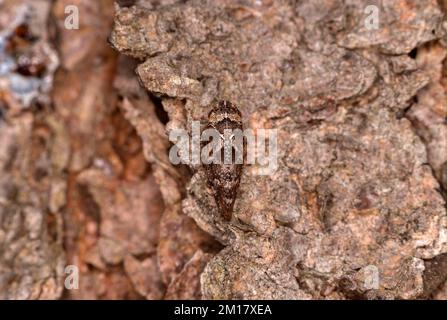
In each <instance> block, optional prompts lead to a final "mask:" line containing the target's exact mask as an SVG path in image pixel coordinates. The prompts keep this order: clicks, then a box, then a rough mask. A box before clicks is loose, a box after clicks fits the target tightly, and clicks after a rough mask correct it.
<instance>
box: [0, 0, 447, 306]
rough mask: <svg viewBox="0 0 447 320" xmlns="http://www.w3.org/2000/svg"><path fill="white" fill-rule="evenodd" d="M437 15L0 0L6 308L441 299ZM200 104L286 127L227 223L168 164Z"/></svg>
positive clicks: (441, 45) (442, 44) (444, 133)
mask: <svg viewBox="0 0 447 320" xmlns="http://www.w3.org/2000/svg"><path fill="white" fill-rule="evenodd" d="M372 4H375V5H377V6H378V7H379V21H380V24H379V28H378V29H377V30H368V29H367V28H366V27H365V18H366V17H367V14H365V7H367V6H368V5H372ZM67 5H76V6H77V7H78V8H79V13H80V29H79V30H68V29H66V28H65V27H64V21H65V18H66V13H65V8H66V6H67ZM445 12H447V3H446V2H445V1H434V0H425V1H416V0H414V1H410V0H395V1H391V0H390V1H372V2H371V1H366V0H365V1H362V0H356V1H347V0H345V1H341V0H337V1H328V0H326V1H325V0H321V1H281V0H277V1H273V0H266V1H229V0H216V1H205V0H191V1H175V0H157V1H156V0H154V1H151V0H137V1H133V0H131V1H118V3H116V4H114V2H113V1H112V0H99V1H91V0H55V1H50V0H38V1H37V0H3V1H2V0H0V299H37V298H41V299H60V298H64V299H86V298H90V299H104V298H106V299H107V298H108V299H126V298H127V299H129V298H131V299H162V298H166V299H200V298H205V299H383V298H385V299H395V298H404V299H414V298H435V299H446V298H447V284H446V278H447V216H446V206H445V197H446V190H447V122H446V117H447V91H446V88H447V81H446V79H447V78H446V77H447V72H446V71H447V62H445V61H447V60H446V56H447V29H446V26H447V23H446V22H445V21H446V20H445V17H444V15H445ZM107 39H108V41H109V43H110V44H111V45H112V47H113V48H114V49H115V50H113V49H112V48H111V47H110V46H109V44H108V43H107ZM214 100H228V101H231V102H232V103H234V104H236V105H237V106H238V108H239V109H240V111H241V112H242V115H243V122H244V128H252V129H261V128H265V129H277V130H278V157H277V159H278V168H277V170H276V171H275V172H274V173H272V174H270V175H259V167H258V166H257V165H246V166H245V168H244V170H243V176H242V179H241V184H240V188H239V191H238V195H237V198H236V202H235V206H234V211H233V218H232V220H231V221H229V222H228V221H225V220H224V219H223V218H222V217H221V216H220V215H219V214H218V211H217V207H216V204H215V200H214V197H213V195H212V192H211V190H210V189H209V188H208V186H207V182H206V181H207V178H206V174H205V171H204V170H203V168H202V167H201V166H197V165H191V166H189V167H188V166H185V165H180V166H174V165H173V164H172V163H171V162H170V160H169V157H168V154H169V150H170V147H171V145H172V143H171V142H170V141H169V140H168V135H169V133H170V132H172V130H174V129H185V130H187V131H188V132H190V131H191V124H192V122H193V121H195V120H200V121H202V123H206V118H207V114H208V112H209V111H210V107H211V102H212V101H214ZM67 265H75V266H77V267H78V268H79V272H80V275H79V289H77V290H68V289H66V286H64V279H65V277H66V276H67V275H66V274H65V267H66V266H67ZM371 270H377V271H378V276H379V278H378V279H379V281H378V283H377V286H373V287H371V286H370V283H369V282H368V279H369V278H368V277H369V276H370V271H371Z"/></svg>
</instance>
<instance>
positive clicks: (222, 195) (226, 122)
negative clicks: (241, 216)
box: [205, 101, 243, 221]
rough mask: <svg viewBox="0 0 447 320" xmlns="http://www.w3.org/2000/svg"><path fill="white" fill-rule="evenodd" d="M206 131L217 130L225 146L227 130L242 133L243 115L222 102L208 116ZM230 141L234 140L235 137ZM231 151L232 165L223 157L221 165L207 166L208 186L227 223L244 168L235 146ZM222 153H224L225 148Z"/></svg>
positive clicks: (212, 164) (229, 104) (234, 107)
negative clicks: (236, 158)
mask: <svg viewBox="0 0 447 320" xmlns="http://www.w3.org/2000/svg"><path fill="white" fill-rule="evenodd" d="M206 129H215V130H217V131H218V133H219V135H220V139H222V141H221V142H222V144H224V143H225V139H227V136H225V130H227V131H228V130H231V131H232V132H234V130H236V129H239V130H240V131H239V132H242V114H241V112H240V111H239V110H238V108H237V107H236V106H235V105H233V104H232V103H230V102H228V101H220V102H218V103H217V104H216V105H215V106H214V108H213V109H212V110H211V111H210V113H209V114H208V125H207V126H206ZM229 139H234V135H232V136H231V137H229ZM227 142H228V141H227ZM242 146H243V145H242ZM229 150H231V152H232V156H231V157H232V158H231V160H232V161H231V164H226V163H225V162H224V157H223V156H222V161H221V163H219V164H215V163H211V164H207V165H205V171H206V175H207V183H208V186H209V187H210V188H211V190H212V191H213V195H214V199H215V200H216V204H217V207H218V210H219V213H220V214H221V215H222V217H223V218H224V219H225V220H227V221H229V220H231V216H232V213H233V206H234V201H235V199H236V195H237V190H238V188H239V184H240V181H241V175H242V167H243V163H241V162H238V161H235V156H236V149H235V148H234V146H232V147H231V149H229ZM222 151H224V150H223V147H222ZM222 155H223V152H222Z"/></svg>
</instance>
